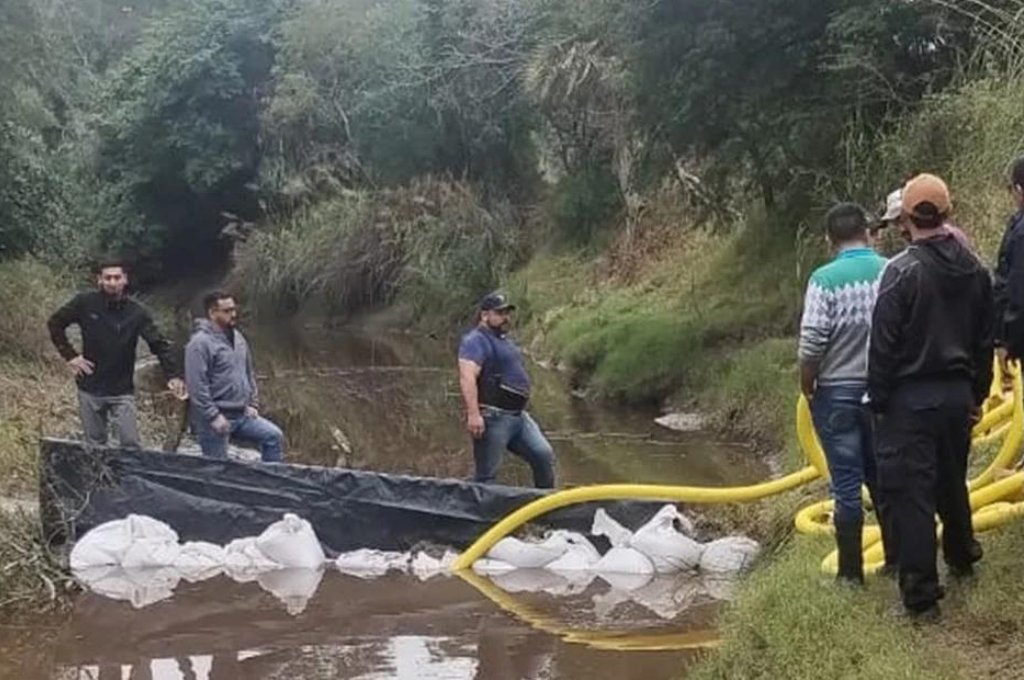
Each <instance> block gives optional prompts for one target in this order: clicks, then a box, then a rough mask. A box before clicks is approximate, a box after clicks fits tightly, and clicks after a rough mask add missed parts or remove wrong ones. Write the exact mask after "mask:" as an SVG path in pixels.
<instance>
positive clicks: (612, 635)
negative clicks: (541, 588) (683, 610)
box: [458, 569, 720, 652]
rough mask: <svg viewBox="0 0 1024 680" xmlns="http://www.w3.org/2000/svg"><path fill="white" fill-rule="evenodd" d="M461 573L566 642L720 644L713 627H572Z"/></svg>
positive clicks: (618, 647) (668, 646)
mask: <svg viewBox="0 0 1024 680" xmlns="http://www.w3.org/2000/svg"><path fill="white" fill-rule="evenodd" d="M458 575H459V576H460V577H461V578H462V579H463V580H464V581H465V582H466V583H468V584H470V585H471V586H473V587H474V588H476V589H477V590H478V591H480V593H481V594H482V595H483V596H484V597H486V598H487V599H488V600H490V601H491V602H493V603H494V604H496V605H498V606H499V607H501V608H502V609H504V610H505V611H506V612H508V613H510V614H512V615H513V616H515V617H516V618H518V619H520V620H521V621H524V622H526V623H528V624H529V625H530V626H532V627H533V628H535V629H537V630H540V631H543V632H545V633H548V634H549V635H554V636H557V637H559V638H561V639H562V640H563V641H564V642H571V643H577V644H583V645H586V646H588V647H593V648H595V649H604V650H610V651H617V652H627V651H628V652H641V651H642V652H654V651H679V650H687V649H705V648H708V647H715V646H717V645H718V643H719V641H720V640H719V635H718V632H717V631H714V630H696V631H686V632H683V633H631V632H627V631H622V632H619V631H602V630H586V629H580V628H572V627H571V626H568V625H566V624H564V623H561V622H560V621H558V620H556V619H554V618H553V617H551V616H549V615H548V614H545V613H544V612H542V611H540V610H539V609H537V608H535V607H532V606H531V605H529V604H527V603H526V602H523V601H521V600H518V599H516V598H515V597H513V596H512V595H510V594H509V593H506V592H505V591H504V590H502V589H501V588H499V587H498V586H496V585H494V583H492V582H491V581H490V579H487V578H484V577H482V576H479V575H478V574H476V573H475V572H474V571H473V570H472V569H465V570H463V571H460V572H458Z"/></svg>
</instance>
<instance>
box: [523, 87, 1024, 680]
mask: <svg viewBox="0 0 1024 680" xmlns="http://www.w3.org/2000/svg"><path fill="white" fill-rule="evenodd" d="M1021 129H1024V86H1022V84H1021V83H1020V82H1015V81H1012V80H1008V79H992V80H981V81H975V82H972V83H969V84H967V85H966V86H965V87H964V88H963V89H962V90H960V91H959V92H954V93H951V94H947V95H944V96H942V97H940V98H936V99H935V100H934V101H932V102H930V104H929V106H927V107H926V108H925V110H924V111H923V112H922V113H920V114H917V115H915V116H913V117H911V118H908V119H906V120H905V121H903V123H902V124H901V125H900V127H899V128H898V129H897V130H896V131H895V132H894V133H893V134H892V136H891V137H890V138H888V139H886V140H884V142H883V143H882V144H881V146H880V148H878V149H872V150H869V153H866V154H864V155H863V158H864V160H863V162H861V163H860V164H859V165H856V166H855V167H852V168H851V172H852V173H853V175H858V176H859V177H857V176H852V177H851V180H850V184H851V186H853V187H854V189H853V192H854V196H853V197H854V198H856V199H859V200H862V201H865V203H866V204H869V205H870V204H873V203H874V201H875V200H877V198H878V197H880V196H884V195H885V194H886V193H887V192H888V191H889V190H890V189H891V188H892V187H891V185H894V184H896V183H898V182H899V180H900V179H901V178H902V177H904V176H906V174H908V173H909V172H916V171H932V172H937V173H939V174H941V175H943V176H945V177H946V178H947V179H948V181H949V182H950V185H951V188H952V191H953V196H954V202H955V205H956V215H955V217H956V220H957V222H958V223H959V224H960V225H961V226H962V227H964V228H965V230H966V231H967V232H968V234H969V235H970V236H971V237H972V238H973V240H974V241H975V244H976V246H977V247H978V249H979V251H980V252H981V254H982V256H983V258H984V259H985V260H986V261H987V262H992V261H993V258H994V254H995V249H996V247H997V246H998V243H999V239H1000V236H1001V233H1002V228H1003V225H1004V223H1005V218H1006V215H1007V214H1008V212H1009V211H1010V210H1011V205H1010V203H1009V200H1008V196H1007V193H1006V191H1005V188H1004V187H1005V179H1004V173H1005V168H1006V165H1007V163H1008V161H1009V160H1010V159H1012V158H1013V157H1014V155H1015V154H1017V153H1021V152H1024V138H1021V136H1020V130H1021ZM765 231H767V230H759V229H757V228H755V227H748V228H747V229H746V230H745V231H744V232H741V233H740V234H738V235H734V236H731V237H725V236H712V235H708V234H703V233H700V232H692V231H691V232H689V233H687V232H683V231H677V232H675V233H672V232H669V234H670V235H669V236H668V237H667V238H666V237H665V232H661V238H664V239H665V241H666V243H665V245H666V247H664V248H660V249H655V252H657V253H659V254H658V255H657V256H655V257H648V258H647V259H645V260H644V262H643V266H642V267H641V268H639V269H638V270H632V271H631V272H630V276H628V277H614V276H609V275H607V273H605V272H606V271H607V270H608V269H609V267H608V262H607V261H597V262H592V261H588V260H586V259H583V258H578V257H571V256H564V255H563V256H558V255H551V254H547V255H541V256H538V257H535V258H534V260H533V261H532V262H531V263H530V265H529V266H528V267H527V268H526V269H525V270H524V271H522V272H520V273H519V274H518V275H517V276H516V277H514V278H513V280H512V281H511V282H510V286H509V287H510V288H511V289H512V291H513V292H514V294H515V295H516V296H517V297H518V298H519V299H521V300H524V301H525V304H524V306H523V307H524V308H523V312H524V316H523V318H524V321H525V323H526V327H525V331H526V335H527V336H528V337H532V338H533V349H534V351H536V352H538V353H542V354H549V355H552V356H553V357H554V358H556V359H557V360H559V361H560V362H562V363H563V364H564V365H566V366H567V367H568V368H570V369H571V370H572V371H573V372H574V373H575V374H577V376H578V380H579V381H580V382H581V383H584V384H586V385H588V386H589V387H590V389H592V390H593V391H594V392H597V393H599V394H602V395H605V396H610V397H614V398H619V399H623V400H626V401H644V400H667V401H668V402H669V403H675V404H681V405H690V404H692V403H694V402H696V404H697V406H698V407H699V408H700V409H701V410H704V411H705V412H707V413H709V414H710V415H712V416H713V418H714V420H715V422H716V423H718V424H719V425H723V426H727V427H730V428H732V429H735V430H738V431H740V432H743V433H746V434H748V435H751V436H754V437H756V438H757V439H758V440H759V441H760V442H761V443H762V444H763V445H767V446H769V447H771V448H772V449H773V450H777V451H785V452H787V455H786V457H785V462H786V466H787V467H792V466H794V465H796V464H797V463H798V460H797V459H798V455H797V453H796V446H795V443H794V441H793V436H792V432H793V426H792V404H793V398H794V395H795V390H796V382H795V375H794V374H795V357H794V355H795V340H794V332H795V325H796V315H797V313H798V312H797V310H798V306H799V295H800V287H801V285H802V282H803V280H804V279H805V278H806V275H807V273H808V272H809V271H810V269H811V265H813V260H814V259H815V258H817V259H818V260H820V259H821V256H822V253H820V252H818V251H813V248H812V251H813V252H812V253H810V256H808V255H807V254H806V253H805V251H804V249H803V248H801V247H799V246H800V245H802V244H801V243H800V242H793V241H790V242H788V243H787V242H786V241H785V240H778V241H775V242H773V241H772V240H770V239H767V238H766V237H764V236H758V234H763V233H765ZM786 231H787V232H788V233H792V232H793V230H786ZM606 259H607V258H606ZM809 493H810V492H809ZM816 493H817V497H821V496H823V495H824V492H823V489H820V488H818V489H817V490H816ZM794 496H796V495H791V496H790V497H787V498H781V499H775V500H772V501H768V502H766V503H763V504H761V506H760V507H758V506H743V507H738V508H729V509H728V513H729V515H731V519H732V520H733V521H740V522H744V523H746V524H747V525H751V526H756V527H759V528H758V530H757V532H756V533H758V534H760V535H761V536H762V537H767V538H768V540H769V541H771V542H773V543H777V544H778V546H779V547H778V550H777V552H775V553H774V554H773V555H772V557H771V558H770V559H768V560H765V561H764V562H763V563H762V565H761V566H760V567H759V568H758V570H757V571H756V572H755V573H754V574H753V575H752V577H751V578H750V579H749V581H748V582H747V583H746V584H745V586H744V587H743V588H742V589H741V592H740V596H739V599H738V601H737V602H736V603H735V604H734V605H733V606H732V607H730V608H729V609H728V610H727V612H726V614H725V616H724V619H723V630H724V633H725V644H724V646H723V647H722V648H721V650H720V651H719V652H717V653H715V654H713V655H711V656H710V657H709V659H708V660H707V661H706V662H705V663H704V664H703V665H702V666H701V667H699V668H698V669H697V670H696V672H695V677H698V678H757V677H764V678H769V677H770V678H776V677H786V678H820V677H850V678H853V677H856V678H919V677H928V678H954V677H981V676H990V677H1024V671H1020V670H1019V669H1020V668H1021V662H1022V661H1024V652H1021V651H1019V650H1020V649H1021V645H1020V643H1021V642H1022V641H1024V640H1022V638H1024V608H1022V607H1021V606H1020V605H1021V604H1022V603H1024V585H1021V584H1022V579H1021V578H1020V573H1019V569H1018V568H1017V567H1018V566H1019V555H1020V554H1021V553H1022V552H1024V525H1021V524H1017V525H1014V526H1012V527H1009V528H1005V529H1003V530H1001V531H999V532H996V533H994V534H992V535H989V536H985V537H983V539H982V540H983V543H984V545H985V547H986V550H987V557H986V559H985V562H984V567H983V569H982V570H981V571H980V575H979V577H978V579H977V581H976V583H974V584H972V585H971V586H969V587H954V588H952V589H951V592H950V596H949V598H947V600H946V602H945V603H944V605H945V619H944V624H943V625H942V626H937V627H928V628H924V629H918V628H914V627H911V626H908V625H907V624H906V623H905V622H904V621H902V620H900V619H898V618H897V617H894V616H892V615H890V613H889V612H890V610H891V609H892V608H893V607H894V605H895V604H896V602H897V596H896V588H895V585H894V584H893V583H892V582H891V581H881V582H876V583H874V584H872V585H871V587H870V588H869V589H868V590H866V591H865V592H849V591H844V590H838V589H836V588H834V587H832V585H831V584H830V583H829V582H828V579H826V578H824V577H822V576H821V575H820V573H819V571H818V564H819V562H820V559H821V558H822V557H823V556H824V554H825V553H826V552H827V550H828V547H829V543H830V541H829V540H827V539H820V538H809V537H802V536H791V537H789V538H786V537H785V536H786V535H788V534H789V529H788V527H789V526H790V519H789V518H791V517H792V510H793V509H794V508H795V507H797V505H798V502H797V501H799V498H798V497H794ZM806 497H807V494H804V498H805V500H806Z"/></svg>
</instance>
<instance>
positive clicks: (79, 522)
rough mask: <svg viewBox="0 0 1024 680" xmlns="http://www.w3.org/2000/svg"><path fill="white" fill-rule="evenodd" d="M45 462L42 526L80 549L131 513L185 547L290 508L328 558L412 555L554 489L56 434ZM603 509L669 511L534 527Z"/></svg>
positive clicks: (249, 531)
mask: <svg viewBox="0 0 1024 680" xmlns="http://www.w3.org/2000/svg"><path fill="white" fill-rule="evenodd" d="M40 462H41V475H40V478H41V484H40V509H41V514H42V518H43V528H44V530H45V531H46V535H47V536H49V537H50V539H51V541H52V542H53V543H55V544H59V543H64V542H74V541H75V540H77V538H78V537H80V536H82V535H83V534H84V533H85V532H87V531H89V530H90V529H92V528H93V527H96V526H98V525H100V524H103V523H104V522H108V521H110V520H115V519H122V518H124V517H126V516H127V515H129V514H137V515H148V516H150V517H154V518H156V519H159V520H162V521H164V522H166V523H167V524H169V525H170V526H172V527H173V528H174V529H175V530H176V531H177V532H178V535H179V536H180V537H181V539H182V540H184V541H210V542H212V543H218V544H225V543H227V542H229V541H231V540H233V539H236V538H242V537H245V536H255V535H258V534H259V533H261V532H262V531H263V530H264V529H265V528H266V527H267V526H268V525H269V524H271V523H272V522H276V521H277V520H279V519H281V516H282V515H283V514H284V513H286V512H293V513H295V514H297V515H299V516H301V517H303V518H305V519H307V520H309V521H310V523H312V525H313V528H314V529H315V530H316V533H317V536H318V537H319V538H320V542H321V543H322V544H323V546H324V549H325V550H327V551H328V552H329V553H341V552H347V551H350V550H355V549H358V548H377V549H380V550H409V549H410V548H412V547H413V546H415V545H417V544H419V543H421V542H429V543H434V544H440V545H445V546H452V547H455V548H460V549H461V548H465V547H466V546H468V545H469V544H471V543H472V542H473V541H474V540H475V539H476V538H477V537H478V536H480V534H482V533H483V532H484V531H486V530H487V529H488V528H490V527H491V526H492V525H493V524H494V523H495V522H497V521H498V520H500V519H501V518H503V517H505V516H506V515H508V514H509V513H510V512H512V511H514V510H516V509H517V508H519V507H522V506H523V505H525V504H527V503H529V502H530V501H533V500H535V499H537V498H540V497H542V496H543V495H544V493H545V492H544V491H539V490H536V489H526V488H520V487H510V486H497V485H489V484H476V483H470V482H463V481H459V480H453V479H434V478H426V477H408V476H402V475H389V474H378V473H374V472H366V471H359V470H346V469H340V468H323V467H312V466H301V465H287V464H267V463H248V462H242V461H235V460H212V459H208V458H200V457H194V456H185V455H178V454H168V453H157V452H151V451H126V450H118V449H87V448H86V447H85V446H84V445H83V444H81V443H79V442H72V441H63V440H54V439H46V440H43V442H42V451H41V461H40ZM598 507H604V508H605V509H606V510H607V511H608V512H609V513H610V514H611V515H612V517H615V518H616V519H617V520H619V521H620V522H622V523H623V524H625V525H626V526H629V527H634V528H635V527H638V526H640V525H641V524H643V523H644V522H645V521H647V520H648V519H650V517H651V516H653V514H654V513H655V512H656V511H657V509H658V507H660V504H657V503H651V502H639V501H637V502H631V501H624V502H609V503H588V504H583V505H577V506H573V507H568V508H564V509H562V510H557V511H554V512H552V513H549V514H548V515H545V516H544V517H541V518H539V519H538V520H536V521H535V524H536V525H540V526H543V527H546V528H559V529H571V530H573V531H579V532H582V533H588V532H589V530H590V525H591V522H592V521H593V516H594V511H595V510H596V509H597V508H598Z"/></svg>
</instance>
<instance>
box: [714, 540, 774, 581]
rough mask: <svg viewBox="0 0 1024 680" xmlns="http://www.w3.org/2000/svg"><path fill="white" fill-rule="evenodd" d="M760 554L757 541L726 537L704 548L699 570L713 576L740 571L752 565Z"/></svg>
mask: <svg viewBox="0 0 1024 680" xmlns="http://www.w3.org/2000/svg"><path fill="white" fill-rule="evenodd" d="M760 553H761V546H760V545H759V544H758V542H757V541H755V540H753V539H750V538H747V537H746V536H726V537H725V538H719V539H718V540H716V541H711V542H710V543H707V544H706V545H705V546H704V554H703V555H701V558H700V569H701V571H705V572H709V573H713V574H722V573H732V572H737V571H742V570H743V569H746V568H747V567H749V566H750V565H751V564H753V563H754V560H756V559H757V556H758V555H759V554H760Z"/></svg>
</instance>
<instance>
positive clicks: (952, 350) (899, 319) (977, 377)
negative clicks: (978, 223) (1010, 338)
mask: <svg viewBox="0 0 1024 680" xmlns="http://www.w3.org/2000/svg"><path fill="white" fill-rule="evenodd" d="M994 326H995V311H994V307H993V301H992V281H991V279H990V278H989V274H988V272H987V271H986V270H985V268H984V267H983V266H982V265H981V263H980V262H979V261H978V258H977V257H975V256H974V254H973V253H971V252H970V251H969V250H967V249H966V248H964V247H963V246H962V245H960V244H959V243H957V241H956V239H954V238H953V237H952V236H937V237H935V238H931V239H928V240H925V241H918V242H916V243H914V244H912V245H910V246H909V247H907V249H906V250H904V251H903V252H902V253H900V254H899V255H897V256H896V257H894V258H893V259H892V260H890V261H889V263H888V264H887V265H886V267H885V270H884V271H883V272H882V280H881V282H880V283H879V289H878V300H877V302H876V303H875V310H874V315H873V317H872V322H871V346H870V350H869V352H868V398H869V399H870V402H871V405H872V408H873V409H874V410H875V411H879V412H881V411H885V410H886V408H887V405H888V402H889V397H890V396H891V395H892V393H893V391H894V390H895V388H896V387H897V386H899V385H900V384H902V383H906V382H913V381H923V380H944V379H950V378H958V377H960V378H964V379H967V380H970V382H971V388H972V391H973V394H974V400H975V403H976V404H978V405H980V404H981V402H982V401H984V399H985V397H986V396H987V395H988V390H989V387H990V385H991V382H992V338H993V333H994Z"/></svg>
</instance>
